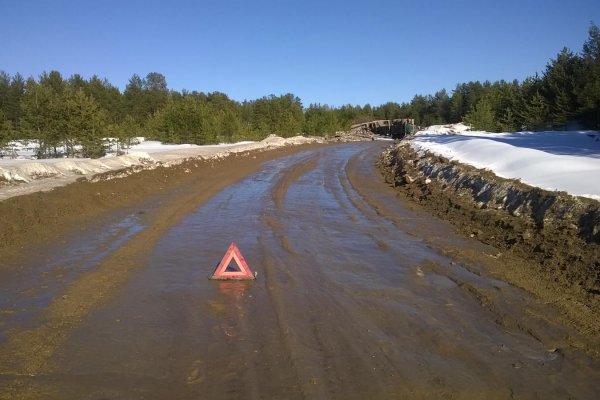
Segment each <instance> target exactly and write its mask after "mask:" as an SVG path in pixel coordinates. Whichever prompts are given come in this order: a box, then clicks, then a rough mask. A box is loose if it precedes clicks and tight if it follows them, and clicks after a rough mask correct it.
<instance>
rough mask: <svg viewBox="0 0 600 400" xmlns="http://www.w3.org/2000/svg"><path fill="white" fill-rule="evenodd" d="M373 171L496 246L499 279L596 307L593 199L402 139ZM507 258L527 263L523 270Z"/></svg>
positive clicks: (598, 210)
mask: <svg viewBox="0 0 600 400" xmlns="http://www.w3.org/2000/svg"><path fill="white" fill-rule="evenodd" d="M379 167H380V169H381V171H382V173H383V174H384V176H385V179H386V181H387V182H388V183H390V184H392V185H394V186H395V187H396V188H397V189H398V191H399V192H400V193H402V194H403V195H404V196H406V197H407V198H409V199H412V200H414V201H415V202H417V203H419V204H420V205H422V206H423V207H424V208H425V209H427V210H429V211H431V212H433V213H434V214H436V215H438V216H440V217H442V218H443V219H447V220H449V221H451V222H452V223H453V224H454V225H455V226H456V227H457V228H458V229H460V230H461V231H462V232H463V233H465V234H467V235H470V236H472V237H477V239H479V240H480V241H481V242H484V243H486V244H490V245H492V246H494V247H496V248H497V249H499V250H500V253H499V254H497V255H496V257H499V258H504V259H505V260H506V262H505V270H504V271H501V272H500V273H501V274H502V275H503V277H504V278H506V279H508V280H510V281H513V282H514V283H516V284H517V285H519V286H521V287H523V288H525V289H528V290H530V291H533V292H537V294H545V296H544V297H546V298H552V296H559V297H562V298H563V299H565V300H569V301H576V302H580V303H583V304H586V305H587V306H589V307H598V306H599V305H600V203H599V202H597V201H594V200H590V199H585V198H579V197H573V196H569V195H568V194H566V193H564V192H550V191H545V190H542V189H539V188H534V187H531V186H528V185H525V184H523V183H521V182H519V181H515V180H507V179H503V178H499V177H497V176H496V175H494V174H493V173H491V172H490V171H485V170H480V169H476V168H473V167H471V166H467V165H463V164H459V163H457V162H450V161H449V160H447V159H445V158H443V157H440V156H436V155H433V154H430V153H429V154H424V155H420V154H418V153H417V152H415V151H414V150H413V149H412V148H411V147H410V145H409V144H408V143H406V142H404V143H400V144H399V145H395V146H393V147H391V148H390V149H388V150H386V151H385V152H384V153H383V154H382V155H381V158H380V160H379ZM511 257H518V258H520V259H525V260H527V265H528V268H527V269H528V271H523V270H520V269H521V267H517V266H516V265H513V263H512V262H511V261H510V259H511ZM519 264H521V263H519ZM521 265H522V264H521ZM517 269H519V270H517ZM542 292H543V293H542ZM597 309H598V308H596V310H597Z"/></svg>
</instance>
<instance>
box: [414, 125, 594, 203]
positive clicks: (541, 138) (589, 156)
mask: <svg viewBox="0 0 600 400" xmlns="http://www.w3.org/2000/svg"><path fill="white" fill-rule="evenodd" d="M460 129H462V127H458V128H456V127H454V126H453V127H449V128H444V127H442V128H440V126H439V125H437V126H434V127H429V128H427V129H425V130H423V131H420V132H418V133H417V134H416V135H415V137H414V138H412V140H411V141H410V143H411V146H412V147H413V148H414V149H415V150H417V151H420V152H423V151H430V152H432V153H434V154H438V155H441V156H444V157H446V158H448V159H450V160H455V161H458V162H461V163H465V164H469V165H472V166H474V167H476V168H482V169H489V170H491V171H493V172H494V173H495V174H496V175H498V176H500V177H503V178H508V179H519V180H521V181H522V182H523V183H526V184H528V185H531V186H537V187H540V188H542V189H546V190H558V191H565V192H567V193H569V194H571V195H574V196H583V197H589V198H592V199H596V200H600V134H599V133H598V132H593V131H560V132H516V133H507V132H504V133H489V132H482V131H472V132H469V131H460Z"/></svg>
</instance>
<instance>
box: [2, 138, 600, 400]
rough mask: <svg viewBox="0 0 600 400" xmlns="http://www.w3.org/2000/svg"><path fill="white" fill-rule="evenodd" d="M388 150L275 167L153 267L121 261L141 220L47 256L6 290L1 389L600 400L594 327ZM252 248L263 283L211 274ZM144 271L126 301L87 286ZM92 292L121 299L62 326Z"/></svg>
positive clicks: (140, 257) (301, 156)
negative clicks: (461, 219) (502, 259)
mask: <svg viewBox="0 0 600 400" xmlns="http://www.w3.org/2000/svg"><path fill="white" fill-rule="evenodd" d="M382 146H383V145H382V144H381V143H358V144H343V145H336V146H325V147H321V148H317V149H312V150H309V151H302V152H299V153H296V154H293V155H290V156H287V157H284V158H280V159H277V160H274V161H269V162H267V163H266V164H264V165H263V167H262V168H261V169H260V171H258V172H257V173H254V174H252V175H250V176H248V177H247V178H246V179H244V180H242V181H240V182H238V183H236V184H233V185H230V186H228V187H227V188H226V189H225V190H222V191H220V192H219V193H217V194H216V195H215V196H213V197H211V198H210V200H208V201H207V202H205V203H204V204H203V205H202V206H200V207H199V208H197V209H196V210H195V211H194V212H192V213H189V214H187V215H186V216H185V217H184V218H183V219H181V220H180V221H179V222H178V223H177V224H176V225H175V226H173V227H172V228H171V229H170V230H168V231H167V232H166V233H165V234H161V235H160V236H159V237H157V238H156V240H154V239H152V240H153V241H150V240H149V239H148V240H145V241H144V240H142V239H137V240H139V241H141V242H144V243H151V245H150V246H149V248H147V249H144V250H143V251H140V252H138V253H135V254H137V255H136V257H135V258H132V257H125V256H115V255H114V254H113V253H115V252H118V249H119V248H120V247H122V246H124V244H125V243H127V242H128V241H130V240H136V239H135V238H139V237H140V235H143V234H144V233H145V232H147V231H150V230H151V227H146V226H145V225H144V214H143V213H136V212H131V213H125V214H126V215H123V216H122V217H119V218H120V220H119V222H114V223H112V224H109V225H106V226H105V227H104V229H103V230H102V231H101V232H100V231H98V232H86V233H85V234H83V233H82V235H80V236H79V238H78V239H77V240H73V241H70V242H69V243H68V244H65V246H64V247H62V248H58V249H57V248H50V249H45V250H43V251H44V252H47V253H44V252H41V253H40V257H42V258H43V259H47V260H52V262H48V263H43V265H44V267H42V266H40V263H36V262H33V261H32V265H28V266H24V267H23V271H28V273H26V274H25V273H24V272H22V271H21V272H20V273H15V274H14V276H12V277H10V279H7V280H5V281H3V282H2V287H1V289H2V293H3V296H2V298H1V299H0V306H1V307H2V310H4V312H3V313H2V314H0V346H1V347H0V355H4V356H5V357H4V359H3V360H2V361H0V372H1V375H0V386H4V387H5V389H4V391H2V390H0V395H1V396H3V397H2V398H78V399H80V398H81V399H83V398H85V399H133V398H139V399H154V398H156V399H165V398H172V399H238V398H244V399H364V398H369V397H371V398H374V399H388V398H444V399H454V398H457V399H464V398H466V399H471V398H472V399H480V398H488V399H507V398H518V399H535V398H543V399H566V398H577V399H594V398H599V397H600V386H599V385H598V382H600V363H599V362H598V361H597V360H595V359H594V358H591V357H589V356H588V355H586V353H585V352H584V351H583V350H579V349H577V347H576V346H573V345H572V344H573V343H577V336H578V333H577V332H574V331H570V330H569V329H568V328H564V327H561V326H559V325H557V324H555V323H554V322H553V319H552V315H553V313H554V312H555V311H554V310H553V309H552V308H551V307H550V306H547V305H543V304H539V303H538V302H537V301H536V300H535V299H533V298H531V297H530V296H529V295H528V294H527V293H525V292H523V291H521V290H519V289H518V288H515V287H513V286H511V285H509V284H507V283H505V282H502V281H498V280H495V279H493V278H490V277H487V276H486V275H485V273H484V271H485V262H486V261H485V260H486V258H487V259H489V260H490V262H493V261H494V259H493V257H489V256H490V255H493V254H494V249H491V248H488V247H486V246H484V245H481V244H479V243H478V242H475V241H474V240H470V239H467V238H463V237H460V236H458V235H457V234H456V233H454V231H453V229H452V228H451V227H450V226H448V225H447V224H445V223H442V222H440V221H438V220H436V219H434V218H432V217H430V216H428V215H426V214H423V213H419V212H416V211H414V210H411V209H410V208H409V206H408V205H406V204H404V203H402V202H401V201H399V200H398V199H397V198H396V197H395V195H394V192H393V191H392V190H391V189H390V188H388V187H387V186H386V185H385V184H384V183H383V182H382V179H381V178H380V177H379V174H378V172H377V170H376V169H375V166H374V160H375V158H376V156H377V154H378V153H379V152H380V151H381V149H382ZM199 190H201V189H199ZM232 241H235V242H236V244H237V245H238V247H239V249H240V250H241V252H242V254H243V255H244V257H245V259H246V261H247V262H248V264H249V266H250V268H252V270H253V271H255V272H257V273H258V279H257V280H256V281H252V282H229V281H212V280H208V279H207V278H208V276H209V275H210V274H211V273H212V272H213V270H214V268H215V267H216V265H217V264H218V263H219V261H220V260H221V258H222V257H223V254H224V252H225V251H226V250H227V248H228V246H229V244H230V243H231V242H232ZM140 248H143V247H140ZM131 263H135V264H136V265H138V266H137V267H136V269H135V270H134V271H133V272H132V273H130V274H129V275H127V276H125V275H124V276H123V278H122V282H121V283H120V284H119V285H118V286H116V288H115V289H113V290H110V291H105V292H104V291H102V290H100V289H98V290H94V286H93V285H89V286H84V285H82V284H79V282H81V281H84V280H85V279H87V276H89V275H90V274H93V273H94V272H95V271H94V270H95V269H98V270H100V269H103V270H104V271H112V272H110V275H111V276H113V277H114V276H116V275H118V274H119V273H121V272H120V271H121V270H122V269H124V268H126V267H127V266H128V265H129V264H131ZM107 275H108V273H107ZM96 284H97V285H100V286H101V284H98V283H97V281H96ZM28 287H34V288H38V289H39V290H37V291H35V290H33V291H27V290H26V289H27V288H28ZM71 287H78V288H81V290H79V292H78V291H77V290H75V289H72V288H71ZM84 288H85V290H89V291H88V292H83V290H84ZM90 288H91V289H90ZM77 293H83V294H79V295H81V296H82V298H83V297H87V296H91V297H93V296H94V295H95V294H94V293H100V294H97V296H98V297H99V298H101V301H100V300H98V302H97V303H93V304H94V306H93V307H92V306H89V307H87V306H86V305H85V304H80V303H78V304H80V305H79V306H73V310H71V311H69V312H64V311H61V313H53V312H52V309H53V307H56V306H55V304H56V303H57V302H59V301H60V299H61V298H63V297H64V296H67V297H65V299H66V300H68V299H69V298H70V297H69V296H77V295H78V294H77ZM49 310H50V311H49ZM74 320H76V322H73V321H74ZM50 326H51V327H52V329H50V328H44V327H50ZM57 332H58V333H57ZM32 338H35V340H34V339H32ZM47 342H51V343H53V345H48V344H47ZM35 343H37V347H35V345H34V344H35Z"/></svg>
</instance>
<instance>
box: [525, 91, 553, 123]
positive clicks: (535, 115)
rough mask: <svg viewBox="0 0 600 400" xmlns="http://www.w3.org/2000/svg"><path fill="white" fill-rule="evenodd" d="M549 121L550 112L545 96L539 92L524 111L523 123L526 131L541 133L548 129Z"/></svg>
mask: <svg viewBox="0 0 600 400" xmlns="http://www.w3.org/2000/svg"><path fill="white" fill-rule="evenodd" d="M548 121H549V110H548V105H547V103H546V100H545V99H544V96H542V95H541V94H540V93H539V92H537V93H536V94H535V95H534V96H533V98H532V99H531V101H530V102H529V103H527V104H526V105H525V109H524V110H523V122H524V124H525V127H526V129H528V130H532V131H539V130H543V129H544V128H546V126H547V124H548Z"/></svg>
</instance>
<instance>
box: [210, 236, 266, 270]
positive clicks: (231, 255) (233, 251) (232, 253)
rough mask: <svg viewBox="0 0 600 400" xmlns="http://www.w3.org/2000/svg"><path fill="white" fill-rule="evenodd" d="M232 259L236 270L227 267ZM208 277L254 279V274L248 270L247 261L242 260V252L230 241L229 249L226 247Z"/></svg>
mask: <svg viewBox="0 0 600 400" xmlns="http://www.w3.org/2000/svg"><path fill="white" fill-rule="evenodd" d="M232 260H234V261H235V264H236V265H237V268H238V269H237V270H236V269H234V270H231V269H232V268H229V265H230V264H231V261H232ZM210 279H256V276H255V275H254V274H253V273H252V270H250V267H249V266H248V263H246V260H244V257H243V256H242V253H240V250H239V249H238V248H237V246H236V245H235V243H234V242H231V244H230V245H229V249H227V252H226V253H225V255H224V256H223V259H222V260H221V262H220V263H219V265H218V266H217V268H216V269H215V272H213V274H212V276H211V277H210Z"/></svg>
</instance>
